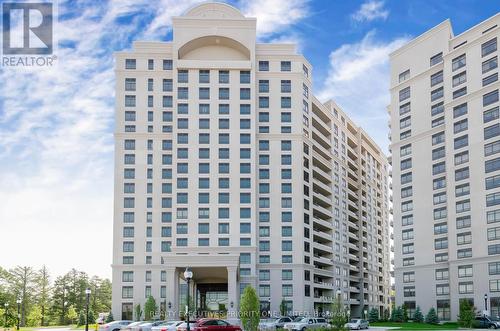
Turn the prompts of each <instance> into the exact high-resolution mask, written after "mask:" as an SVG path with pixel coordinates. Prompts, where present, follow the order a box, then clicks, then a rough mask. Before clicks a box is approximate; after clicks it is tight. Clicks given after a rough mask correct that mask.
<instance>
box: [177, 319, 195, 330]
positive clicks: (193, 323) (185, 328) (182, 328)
mask: <svg viewBox="0 0 500 331" xmlns="http://www.w3.org/2000/svg"><path fill="white" fill-rule="evenodd" d="M195 324H196V321H192V322H191V321H189V330H193V328H194V326H195ZM186 330H187V323H186V322H182V323H181V324H179V325H177V327H176V331H186Z"/></svg>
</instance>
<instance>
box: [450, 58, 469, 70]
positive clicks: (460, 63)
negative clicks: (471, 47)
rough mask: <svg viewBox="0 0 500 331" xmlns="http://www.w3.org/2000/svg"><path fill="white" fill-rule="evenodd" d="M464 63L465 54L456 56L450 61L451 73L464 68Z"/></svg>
mask: <svg viewBox="0 0 500 331" xmlns="http://www.w3.org/2000/svg"><path fill="white" fill-rule="evenodd" d="M465 63H466V58H465V54H462V55H460V56H457V57H456V58H454V59H453V60H451V70H452V71H455V70H458V69H460V68H462V67H464V66H465Z"/></svg>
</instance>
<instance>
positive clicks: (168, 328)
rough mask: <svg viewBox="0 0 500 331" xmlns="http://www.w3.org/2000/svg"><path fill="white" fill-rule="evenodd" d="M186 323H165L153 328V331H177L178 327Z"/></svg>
mask: <svg viewBox="0 0 500 331" xmlns="http://www.w3.org/2000/svg"><path fill="white" fill-rule="evenodd" d="M182 323H184V322H183V321H165V322H163V323H161V324H160V325H157V326H153V327H152V328H151V331H176V330H177V327H178V326H179V325H181V324H182Z"/></svg>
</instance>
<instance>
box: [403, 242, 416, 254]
mask: <svg viewBox="0 0 500 331" xmlns="http://www.w3.org/2000/svg"><path fill="white" fill-rule="evenodd" d="M402 248H403V254H412V253H413V250H414V245H413V243H410V244H403V247H402Z"/></svg>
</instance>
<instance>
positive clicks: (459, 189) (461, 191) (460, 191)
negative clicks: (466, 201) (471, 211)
mask: <svg viewBox="0 0 500 331" xmlns="http://www.w3.org/2000/svg"><path fill="white" fill-rule="evenodd" d="M469 193H470V185H469V183H466V184H462V185H457V186H456V187H455V196H456V197H461V196H464V195H468V194H469ZM469 207H470V206H469Z"/></svg>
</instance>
